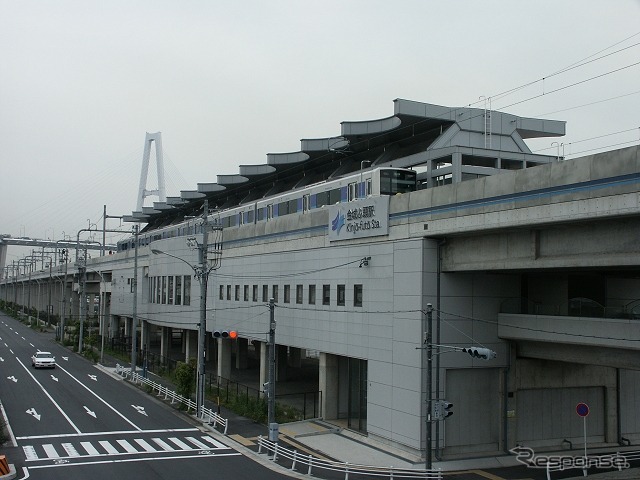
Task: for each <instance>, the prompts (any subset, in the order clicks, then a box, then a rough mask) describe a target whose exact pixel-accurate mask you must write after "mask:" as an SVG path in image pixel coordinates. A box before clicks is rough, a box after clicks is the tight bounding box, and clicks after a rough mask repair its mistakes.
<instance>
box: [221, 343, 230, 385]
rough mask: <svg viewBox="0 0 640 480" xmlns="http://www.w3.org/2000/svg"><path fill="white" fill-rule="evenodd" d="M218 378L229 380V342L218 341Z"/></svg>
mask: <svg viewBox="0 0 640 480" xmlns="http://www.w3.org/2000/svg"><path fill="white" fill-rule="evenodd" d="M218 377H222V378H226V379H230V378H231V342H230V341H228V340H225V339H222V338H219V339H218Z"/></svg>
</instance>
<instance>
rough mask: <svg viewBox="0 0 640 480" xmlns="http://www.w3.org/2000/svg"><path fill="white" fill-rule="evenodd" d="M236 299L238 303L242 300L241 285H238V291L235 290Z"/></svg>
mask: <svg viewBox="0 0 640 480" xmlns="http://www.w3.org/2000/svg"><path fill="white" fill-rule="evenodd" d="M234 298H235V300H236V302H237V301H238V300H240V285H236V289H235V297H234Z"/></svg>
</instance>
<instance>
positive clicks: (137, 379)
mask: <svg viewBox="0 0 640 480" xmlns="http://www.w3.org/2000/svg"><path fill="white" fill-rule="evenodd" d="M116 373H117V374H118V375H120V376H122V377H124V378H130V379H131V381H132V382H133V383H140V384H141V385H142V384H144V385H147V386H149V387H150V388H151V390H152V391H156V390H157V391H158V396H159V397H161V396H164V399H165V400H171V404H174V403H176V402H177V403H182V404H183V405H186V406H187V411H189V410H195V409H196V402H195V401H193V400H191V399H190V398H186V397H183V396H182V395H178V394H177V393H176V392H174V391H173V390H170V389H169V388H168V387H165V386H164V385H161V384H159V383H157V382H154V381H152V380H149V379H148V378H145V377H143V376H142V375H140V374H139V373H137V372H134V373H133V375H131V368H125V367H123V366H121V365H120V364H116ZM201 419H202V420H205V419H208V420H207V423H210V424H211V425H212V426H213V428H216V427H217V426H220V428H221V429H222V433H223V434H224V435H226V434H227V429H228V428H229V421H228V420H227V419H226V418H223V417H221V416H220V415H219V414H218V413H217V412H214V411H213V409H211V408H206V407H205V406H204V405H203V406H202V418H201Z"/></svg>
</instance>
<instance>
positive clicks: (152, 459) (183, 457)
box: [20, 452, 242, 480]
mask: <svg viewBox="0 0 640 480" xmlns="http://www.w3.org/2000/svg"><path fill="white" fill-rule="evenodd" d="M240 455H242V454H241V453H240V452H233V453H217V454H215V456H216V457H218V458H219V457H238V456H240ZM209 456H211V455H202V454H201V453H198V454H197V455H176V456H171V457H163V456H159V457H156V456H152V457H147V458H145V457H141V458H114V459H110V460H98V461H88V462H73V463H54V464H51V465H34V466H32V467H29V468H30V469H31V470H36V469H37V470H40V469H43V468H58V467H77V466H79V465H107V464H109V463H131V462H157V461H159V460H189V459H195V458H207V457H209ZM23 470H26V469H25V468H24V467H23ZM25 478H27V477H24V478H22V479H20V480H25Z"/></svg>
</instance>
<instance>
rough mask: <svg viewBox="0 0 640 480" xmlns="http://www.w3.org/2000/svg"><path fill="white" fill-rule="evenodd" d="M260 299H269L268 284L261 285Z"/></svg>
mask: <svg viewBox="0 0 640 480" xmlns="http://www.w3.org/2000/svg"><path fill="white" fill-rule="evenodd" d="M262 301H263V302H268V301H269V285H262Z"/></svg>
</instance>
